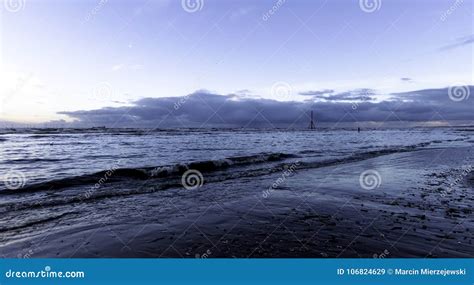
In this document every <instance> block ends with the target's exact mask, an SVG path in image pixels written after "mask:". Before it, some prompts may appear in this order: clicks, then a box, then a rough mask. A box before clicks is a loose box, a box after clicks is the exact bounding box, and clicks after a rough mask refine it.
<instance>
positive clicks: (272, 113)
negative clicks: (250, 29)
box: [61, 86, 474, 128]
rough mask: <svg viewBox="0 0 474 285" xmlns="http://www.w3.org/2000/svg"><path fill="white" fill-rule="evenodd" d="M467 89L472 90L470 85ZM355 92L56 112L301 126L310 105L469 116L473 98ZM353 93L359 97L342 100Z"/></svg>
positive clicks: (341, 115)
mask: <svg viewBox="0 0 474 285" xmlns="http://www.w3.org/2000/svg"><path fill="white" fill-rule="evenodd" d="M467 88H468V89H467V90H469V92H470V93H471V94H474V87H473V86H467ZM361 92H366V94H367V93H369V94H371V93H370V92H371V91H370V89H359V90H358V91H357V92H354V91H352V92H346V93H340V94H335V95H332V96H331V97H334V98H332V99H329V100H326V101H320V102H308V101H305V102H281V101H275V100H269V99H255V98H247V97H242V96H239V95H235V94H231V95H219V94H212V93H208V92H206V91H198V92H195V93H193V94H190V95H188V96H184V97H167V98H144V99H141V100H138V101H135V102H134V104H133V105H132V106H130V107H114V108H112V107H108V108H102V109H97V110H88V111H74V112H61V114H64V115H67V116H69V117H71V118H73V119H75V120H76V124H83V125H94V126H98V125H100V126H109V127H110V126H115V127H119V126H140V127H156V128H168V127H203V128H206V127H305V126H306V125H307V124H308V120H309V118H308V116H307V115H308V113H309V111H310V110H313V111H314V112H315V116H316V120H317V122H318V123H321V122H328V123H336V122H385V121H415V122H429V121H440V120H441V121H444V120H470V121H472V120H474V113H473V112H472V110H474V100H472V98H471V100H469V98H467V99H466V100H463V101H460V102H455V101H453V100H451V99H450V98H449V96H448V94H449V93H448V92H449V90H448V88H442V89H425V90H416V91H410V92H404V93H394V94H391V96H392V98H391V99H390V100H386V101H382V102H372V101H371V100H369V99H366V100H364V98H365V97H364V95H360V93H361ZM355 94H356V95H355ZM357 94H359V95H357ZM366 96H369V95H366ZM336 97H337V98H336ZM358 97H363V99H362V100H360V102H356V103H354V102H346V100H349V98H351V100H353V99H354V98H357V99H359V98H358ZM369 97H370V96H369ZM336 99H337V100H336ZM336 101H337V102H336Z"/></svg>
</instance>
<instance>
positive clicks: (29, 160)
mask: <svg viewBox="0 0 474 285" xmlns="http://www.w3.org/2000/svg"><path fill="white" fill-rule="evenodd" d="M66 160H70V159H69V158H19V159H11V160H6V161H4V162H3V163H5V164H7V163H8V164H23V163H36V162H59V161H66Z"/></svg>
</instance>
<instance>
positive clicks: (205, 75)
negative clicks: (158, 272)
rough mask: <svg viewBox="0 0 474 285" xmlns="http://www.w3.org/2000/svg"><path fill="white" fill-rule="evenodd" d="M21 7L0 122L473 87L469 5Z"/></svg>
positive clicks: (4, 26) (6, 33) (8, 54)
mask: <svg viewBox="0 0 474 285" xmlns="http://www.w3.org/2000/svg"><path fill="white" fill-rule="evenodd" d="M18 1H19V3H20V5H21V7H20V8H19V9H13V10H14V11H11V10H12V9H7V8H8V7H7V6H6V5H7V4H5V5H3V7H1V8H3V9H2V12H1V38H0V40H1V55H2V60H1V70H0V72H1V80H2V82H1V85H0V86H1V87H0V121H1V120H3V121H14V122H47V121H50V120H59V119H65V120H67V121H70V120H72V118H71V116H69V115H67V113H64V112H73V111H78V110H83V111H84V110H85V111H87V110H97V109H101V108H104V107H115V108H120V107H123V106H133V105H134V104H136V102H137V100H140V99H143V98H150V97H151V98H162V97H178V96H185V95H188V94H191V93H194V92H196V91H198V90H208V92H209V93H212V94H221V95H228V94H240V95H241V96H244V97H248V98H254V99H255V98H264V99H275V100H279V101H293V100H295V101H298V102H303V101H304V100H307V99H308V97H307V96H303V95H300V94H299V93H301V92H308V91H319V90H333V93H342V92H348V91H351V90H356V89H363V88H366V89H371V90H374V91H373V93H374V94H373V95H374V96H373V100H374V102H379V101H383V100H385V99H387V98H389V97H390V96H391V94H393V93H400V92H410V91H413V90H423V89H430V88H440V89H441V88H445V87H448V86H452V85H473V61H472V59H473V45H472V41H473V34H474V33H473V1H468V0H465V1H460V0H458V1H436V0H434V1H428V0H417V1H408V0H407V1H403V0H399V1H390V0H378V1H377V0H374V1H366V2H367V3H369V4H370V2H372V4H375V5H376V8H377V9H376V10H375V11H373V12H370V11H369V12H367V11H364V10H367V7H369V6H364V5H365V4H364V1H362V2H360V1H358V0H351V1H316V0H312V1H310V0H299V1H298V0H287V1H282V0H280V1H278V0H274V1H251V0H246V1H244V0H241V1H237V0H233V1H217V0H201V1H199V0H196V1H194V2H193V1H190V2H189V3H190V4H189V5H190V6H186V5H185V4H183V3H184V2H182V1H180V0H178V1H126V0H121V1H113V0H109V1H105V0H102V1H100V0H98V1H78V0H76V1H59V0H57V1H51V0H45V1H34V0H18ZM193 4H196V5H198V8H199V9H198V10H197V11H189V10H190V9H189V7H191V9H192V8H193V7H192V5H193ZM369 4H367V5H369ZM186 7H188V8H186ZM364 7H366V8H365V9H364ZM14 8H16V7H14ZM369 8H370V7H369ZM16 10H18V11H16ZM186 10H188V11H186ZM270 10H272V12H271V13H270V12H269V11H270ZM282 86H283V87H282ZM279 88H280V89H279ZM281 88H283V89H282V90H281ZM199 92H201V91H199ZM471 101H472V98H471ZM58 112H61V113H60V114H58Z"/></svg>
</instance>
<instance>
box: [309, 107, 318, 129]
mask: <svg viewBox="0 0 474 285" xmlns="http://www.w3.org/2000/svg"><path fill="white" fill-rule="evenodd" d="M309 129H310V130H314V129H316V127H315V126H314V120H313V111H311V121H310V122H309Z"/></svg>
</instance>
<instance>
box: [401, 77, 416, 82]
mask: <svg viewBox="0 0 474 285" xmlns="http://www.w3.org/2000/svg"><path fill="white" fill-rule="evenodd" d="M400 80H401V81H405V82H411V81H413V79H411V78H410V77H402V78H400Z"/></svg>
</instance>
